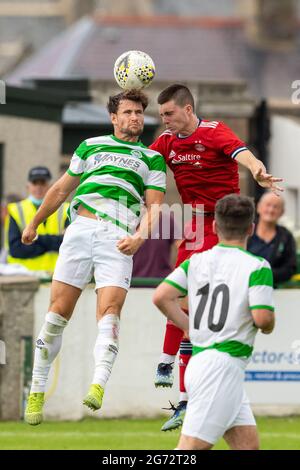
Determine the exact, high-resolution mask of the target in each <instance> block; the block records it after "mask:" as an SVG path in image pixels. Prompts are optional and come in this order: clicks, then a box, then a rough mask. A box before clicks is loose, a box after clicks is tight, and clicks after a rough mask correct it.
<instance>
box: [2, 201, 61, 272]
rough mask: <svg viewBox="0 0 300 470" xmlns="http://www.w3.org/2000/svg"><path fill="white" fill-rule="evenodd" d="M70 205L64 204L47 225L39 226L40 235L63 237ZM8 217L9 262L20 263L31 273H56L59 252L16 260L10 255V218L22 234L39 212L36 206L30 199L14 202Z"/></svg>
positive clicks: (10, 206) (9, 205)
mask: <svg viewBox="0 0 300 470" xmlns="http://www.w3.org/2000/svg"><path fill="white" fill-rule="evenodd" d="M68 207H69V204H67V203H64V204H62V205H61V206H60V208H59V209H58V210H57V211H56V212H55V213H54V214H52V215H50V217H48V219H47V220H46V221H45V223H42V224H40V225H39V227H38V229H37V234H38V235H62V233H63V231H64V228H65V222H66V219H67V210H68ZM7 212H8V214H7V217H6V221H5V244H6V248H7V251H8V256H7V262H8V263H18V264H21V265H23V266H25V267H26V268H27V269H30V270H31V271H51V272H53V271H54V268H55V263H56V260H57V257H58V252H56V251H55V252H54V251H53V252H47V253H44V254H43V255H40V256H35V257H34V258H27V259H24V258H14V257H13V256H11V255H10V254H9V244H8V230H9V217H10V216H11V217H12V218H13V219H14V220H15V221H16V223H17V225H18V227H19V229H20V232H21V233H22V232H23V230H24V228H25V227H26V225H28V224H29V222H31V221H32V219H33V217H34V216H35V214H36V212H37V208H36V206H35V205H34V204H33V203H32V202H31V201H30V199H24V200H23V201H20V202H12V203H11V204H8V206H7Z"/></svg>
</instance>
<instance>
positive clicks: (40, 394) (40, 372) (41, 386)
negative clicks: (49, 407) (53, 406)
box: [25, 281, 81, 425]
mask: <svg viewBox="0 0 300 470" xmlns="http://www.w3.org/2000/svg"><path fill="white" fill-rule="evenodd" d="M80 294H81V290H80V289H78V288H77V287H73V286H71V285H69V284H65V283H63V282H60V281H53V282H52V285H51V297H50V305H49V310H48V313H47V315H46V318H45V322H44V324H43V326H42V329H41V331H40V333H39V335H38V338H37V341H36V348H35V355H34V365H33V371H32V385H31V390H30V394H29V397H28V401H27V406H26V410H25V421H26V422H27V423H28V424H31V425H37V424H40V423H41V422H42V420H43V413H42V410H43V405H44V397H45V388H46V383H47V378H48V374H49V371H50V367H51V364H52V363H53V361H54V359H55V358H56V356H57V354H58V353H59V350H60V348H61V344H62V334H63V330H64V328H65V327H66V326H67V324H68V320H69V319H70V318H71V316H72V313H73V311H74V308H75V305H76V302H77V300H78V298H79V296H80Z"/></svg>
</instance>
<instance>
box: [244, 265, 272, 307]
mask: <svg viewBox="0 0 300 470" xmlns="http://www.w3.org/2000/svg"><path fill="white" fill-rule="evenodd" d="M249 308H250V310H254V309H266V310H270V311H272V312H273V311H274V298H273V273H272V269H271V266H270V264H269V263H268V261H266V260H263V261H262V262H261V263H260V264H259V265H258V266H257V269H255V270H253V271H252V272H251V274H250V277H249Z"/></svg>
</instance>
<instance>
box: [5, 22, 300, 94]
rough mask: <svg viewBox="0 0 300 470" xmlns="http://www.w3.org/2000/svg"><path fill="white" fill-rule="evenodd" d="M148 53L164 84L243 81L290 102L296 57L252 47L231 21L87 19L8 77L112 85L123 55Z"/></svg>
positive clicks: (298, 64) (299, 66)
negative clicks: (108, 82) (81, 79)
mask: <svg viewBox="0 0 300 470" xmlns="http://www.w3.org/2000/svg"><path fill="white" fill-rule="evenodd" d="M134 49H139V50H143V51H145V52H147V53H148V54H150V56H151V57H152V58H153V60H154V62H155V64H156V77H157V79H159V80H162V81H173V82H174V81H183V80H184V81H193V82H195V81H201V80H222V81H230V80H236V79H245V80H247V81H248V83H249V88H250V91H252V92H253V93H254V94H255V95H259V96H263V95H264V96H271V95H273V96H284V97H287V96H290V86H291V82H292V81H293V80H295V77H296V78H297V77H300V60H299V59H300V52H299V50H298V49H297V50H296V49H295V50H294V51H292V52H290V53H286V51H285V52H282V53H280V52H277V53H273V52H264V51H259V50H257V49H255V48H254V46H251V45H250V44H249V43H248V41H247V38H246V35H245V32H244V23H243V21H242V20H239V19H235V18H234V19H233V18H185V19H182V18H178V17H172V16H171V17H170V16H162V17H143V18H136V17H129V18H122V17H121V18H118V17H115V18H114V17H101V16H93V17H84V18H83V19H81V20H80V21H78V22H77V23H75V24H74V25H73V26H71V27H70V28H69V29H68V30H66V31H65V32H63V33H61V34H60V35H58V36H57V37H56V38H55V39H53V40H52V41H51V42H49V44H47V46H45V47H43V48H42V49H41V50H40V51H38V52H37V53H36V54H34V55H33V56H31V57H30V58H28V59H27V60H25V61H24V62H23V63H21V64H20V65H19V66H18V67H17V68H16V69H15V70H14V72H13V73H11V74H10V75H9V76H7V77H6V78H5V79H6V81H7V82H8V83H11V84H20V83H21V81H22V80H23V79H28V78H43V77H47V78H72V77H77V78H78V77H87V78H88V79H90V80H101V79H103V80H110V79H113V65H114V62H115V60H116V58H117V57H118V56H119V55H120V54H122V53H123V52H124V51H126V50H134Z"/></svg>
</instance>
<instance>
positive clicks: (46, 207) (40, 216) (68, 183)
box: [22, 173, 80, 245]
mask: <svg viewBox="0 0 300 470" xmlns="http://www.w3.org/2000/svg"><path fill="white" fill-rule="evenodd" d="M79 182H80V177H78V176H70V175H69V174H68V173H65V174H64V175H63V176H62V177H61V178H60V179H59V180H57V181H56V182H55V183H54V184H53V186H51V188H50V189H49V190H48V191H47V194H46V196H45V199H44V201H43V203H42V205H41V206H40V208H39V210H38V211H37V213H36V214H35V216H34V218H33V219H32V221H31V222H30V223H29V224H28V225H27V227H25V229H24V231H23V234H22V243H24V244H25V245H31V244H32V243H33V242H34V240H35V239H36V236H37V233H36V231H37V228H38V226H39V225H40V224H41V223H42V222H43V221H44V220H46V219H47V217H49V216H50V215H51V214H53V213H54V212H55V211H57V209H58V208H59V207H60V205H61V204H62V203H63V202H64V201H65V200H66V199H67V197H68V196H69V194H70V193H71V192H72V191H73V190H74V189H75V188H76V187H77V186H78V184H79Z"/></svg>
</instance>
